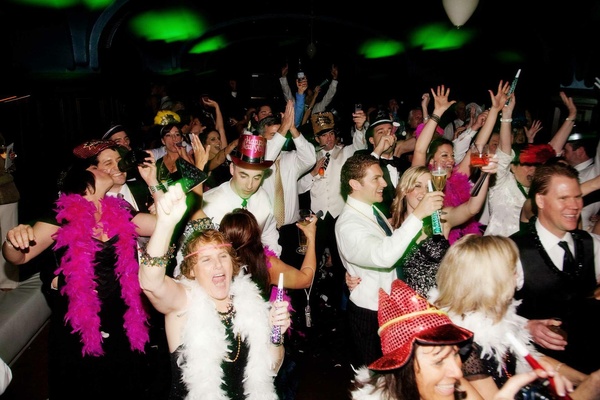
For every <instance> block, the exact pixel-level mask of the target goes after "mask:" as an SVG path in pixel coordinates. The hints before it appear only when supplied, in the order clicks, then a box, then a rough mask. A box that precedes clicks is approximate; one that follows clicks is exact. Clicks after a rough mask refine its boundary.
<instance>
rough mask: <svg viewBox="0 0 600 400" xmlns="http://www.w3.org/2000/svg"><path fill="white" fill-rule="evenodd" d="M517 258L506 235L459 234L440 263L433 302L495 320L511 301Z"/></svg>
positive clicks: (499, 318)
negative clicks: (461, 235)
mask: <svg viewBox="0 0 600 400" xmlns="http://www.w3.org/2000/svg"><path fill="white" fill-rule="evenodd" d="M518 258H519V251H518V249H517V246H516V244H515V243H514V242H513V241H512V240H511V239H509V238H507V237H504V236H493V235H490V236H477V235H473V234H469V235H466V236H464V237H462V238H461V239H459V240H457V241H456V242H455V243H454V244H453V245H452V246H450V248H449V249H448V251H447V252H446V254H445V255H444V258H443V259H442V262H441V263H440V266H439V269H438V272H437V277H436V282H437V288H438V292H439V296H438V298H437V300H436V302H435V305H436V306H437V307H439V308H443V309H447V310H448V311H450V312H452V313H454V314H458V315H464V314H466V313H469V312H483V313H484V314H485V315H486V316H487V317H489V318H492V319H493V320H494V322H499V321H500V320H501V319H502V318H503V317H504V315H505V314H506V312H507V310H508V307H509V306H510V304H511V303H512V300H513V296H514V293H515V287H516V270H517V260H518Z"/></svg>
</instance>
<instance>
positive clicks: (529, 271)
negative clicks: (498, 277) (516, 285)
mask: <svg viewBox="0 0 600 400" xmlns="http://www.w3.org/2000/svg"><path fill="white" fill-rule="evenodd" d="M571 235H572V237H573V240H574V242H575V258H576V261H577V263H578V267H577V270H576V272H574V273H567V272H563V271H561V270H559V269H558V268H557V267H556V266H555V265H554V264H553V262H552V261H551V259H550V257H549V256H548V253H547V252H546V250H545V249H544V248H543V246H542V243H541V241H540V239H539V237H538V235H537V230H536V228H535V223H533V222H532V223H531V224H529V225H528V226H527V227H526V228H524V229H522V230H521V231H519V232H517V233H515V234H513V235H512V236H511V239H513V240H514V241H515V243H516V244H517V247H518V248H519V256H520V259H521V264H522V265H523V274H524V284H523V287H522V288H521V289H520V290H518V291H517V292H516V293H515V298H516V299H517V300H521V301H522V302H521V304H520V305H519V307H518V309H517V313H518V314H519V315H521V316H523V317H525V318H528V319H551V318H558V319H560V320H562V321H563V324H562V326H563V327H564V329H565V330H566V331H567V332H568V338H567V341H568V345H567V347H566V349H565V350H564V351H552V350H548V349H545V348H542V347H540V346H538V350H539V351H540V352H542V353H544V354H546V355H548V356H550V357H553V358H556V359H557V360H559V361H561V362H564V363H566V364H568V365H570V366H572V367H573V368H576V369H578V370H580V371H582V372H584V373H588V374H589V373H590V372H592V371H595V370H597V369H598V368H600V358H599V357H600V345H599V343H598V336H597V332H596V331H595V330H593V329H591V327H590V325H589V324H590V321H594V320H597V319H598V318H600V301H598V300H595V299H594V298H593V297H592V295H593V292H594V289H595V288H596V285H597V283H596V273H595V266H594V242H593V240H592V238H591V236H590V235H589V234H588V233H587V232H586V231H582V230H576V231H573V232H571Z"/></svg>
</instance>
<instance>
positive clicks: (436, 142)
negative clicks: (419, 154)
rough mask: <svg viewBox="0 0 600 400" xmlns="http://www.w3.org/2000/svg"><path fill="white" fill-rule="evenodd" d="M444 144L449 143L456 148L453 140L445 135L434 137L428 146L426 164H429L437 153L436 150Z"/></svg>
mask: <svg viewBox="0 0 600 400" xmlns="http://www.w3.org/2000/svg"><path fill="white" fill-rule="evenodd" d="M444 144H449V145H450V146H452V148H453V149H454V144H453V143H452V141H451V140H448V139H446V138H445V137H441V136H438V137H436V138H434V139H433V140H432V141H431V143H429V147H427V157H426V164H429V162H430V161H431V159H432V158H433V156H434V155H435V152H436V151H437V149H439V148H440V146H442V145H444Z"/></svg>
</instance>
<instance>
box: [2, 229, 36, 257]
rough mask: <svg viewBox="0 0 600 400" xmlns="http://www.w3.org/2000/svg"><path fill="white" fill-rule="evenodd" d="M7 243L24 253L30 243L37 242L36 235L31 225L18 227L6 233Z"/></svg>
mask: <svg viewBox="0 0 600 400" xmlns="http://www.w3.org/2000/svg"><path fill="white" fill-rule="evenodd" d="M6 241H7V242H8V244H9V245H11V246H12V247H14V248H15V249H18V250H21V251H24V250H27V249H28V248H29V245H30V243H33V242H35V235H34V233H33V227H32V226H31V225H23V224H21V225H17V226H15V227H14V228H12V229H11V230H9V231H8V232H7V233H6Z"/></svg>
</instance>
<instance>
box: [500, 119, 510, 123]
mask: <svg viewBox="0 0 600 400" xmlns="http://www.w3.org/2000/svg"><path fill="white" fill-rule="evenodd" d="M500 122H512V118H500Z"/></svg>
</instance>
